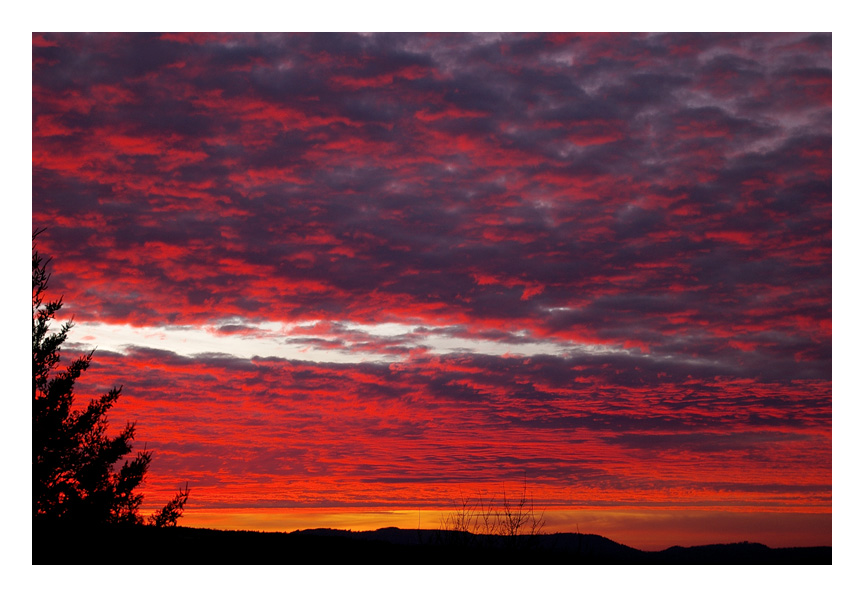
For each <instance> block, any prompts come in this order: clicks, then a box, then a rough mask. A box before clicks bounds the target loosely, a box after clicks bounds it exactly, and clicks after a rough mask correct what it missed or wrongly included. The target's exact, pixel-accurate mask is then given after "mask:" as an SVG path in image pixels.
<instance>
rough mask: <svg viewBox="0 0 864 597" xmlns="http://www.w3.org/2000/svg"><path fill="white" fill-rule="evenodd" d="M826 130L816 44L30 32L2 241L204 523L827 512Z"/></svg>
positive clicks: (827, 113) (816, 37)
mask: <svg viewBox="0 0 864 597" xmlns="http://www.w3.org/2000/svg"><path fill="white" fill-rule="evenodd" d="M831 122H832V121H831V36H830V34H828V35H825V34H790V35H779V34H768V35H757V34H742V35H717V34H712V35H689V34H670V35H601V34H589V35H560V34H556V35H489V34H484V35H455V34H444V35H397V34H383V35H344V34H339V35H312V34H310V35H211V34H206V35H205V34H194V35H192V34H190V35H185V34H166V35H143V34H142V35H107V34H94V35H79V34H75V35H57V34H42V35H34V37H33V225H34V227H43V226H44V227H47V228H48V232H46V233H45V234H44V235H43V236H42V237H40V242H41V245H40V249H42V250H43V251H45V252H46V253H49V254H52V255H53V256H54V257H55V260H54V262H53V267H54V272H55V273H54V277H53V278H52V283H53V284H54V286H53V290H54V291H55V292H56V293H58V294H61V293H62V294H63V295H64V296H65V300H66V305H67V312H69V313H73V314H74V315H75V319H76V321H78V322H79V329H81V331H82V334H81V335H80V336H79V337H76V340H77V341H79V342H82V343H84V344H86V343H88V342H90V343H94V344H99V345H100V346H102V347H103V348H104V350H102V351H100V352H98V353H97V355H96V361H97V362H98V368H97V367H95V366H94V369H95V371H96V372H94V373H92V374H90V375H91V380H90V381H88V382H87V383H89V384H91V385H89V386H86V387H85V388H84V389H85V391H93V392H97V391H99V389H100V388H102V387H104V386H105V385H108V386H110V385H112V384H120V383H122V384H124V387H125V388H126V390H125V394H124V395H125V398H124V400H123V401H121V402H124V403H125V404H124V405H123V406H122V407H121V406H118V409H120V408H123V409H125V410H124V411H122V413H123V414H124V415H128V416H129V417H130V418H132V419H138V420H139V421H140V428H141V432H140V435H141V437H142V438H144V436H146V439H147V442H148V446H149V447H153V448H154V449H156V450H157V458H156V461H155V464H154V473H153V474H154V477H155V478H154V480H152V481H151V483H154V484H158V483H169V484H170V485H171V486H173V485H175V484H176V483H177V482H179V481H182V480H186V479H189V481H190V485H193V486H195V487H196V488H199V489H198V491H197V492H196V498H197V499H198V500H199V502H200V503H202V504H205V505H207V506H212V507H218V506H220V505H223V506H225V505H227V506H241V505H244V504H249V503H255V504H266V505H274V506H284V505H292V504H307V505H352V504H353V505H358V504H359V505H386V506H393V507H395V506H397V505H423V504H426V505H429V504H436V503H438V504H440V503H441V502H442V500H449V499H451V498H452V497H453V495H452V492H453V488H454V487H458V486H461V487H465V486H470V485H477V486H482V485H484V484H495V483H497V484H500V482H501V480H507V481H510V480H513V479H515V480H516V481H518V480H520V479H521V478H522V476H523V474H524V475H527V476H528V477H529V478H530V479H531V480H532V483H534V484H535V486H536V491H537V492H539V493H540V494H542V497H543V499H544V500H545V501H546V502H548V503H549V504H552V505H559V506H567V505H579V504H586V503H590V504H595V505H597V504H622V505H630V506H632V505H633V504H674V505H676V506H683V505H688V504H690V505H693V504H698V505H701V506H705V505H721V504H727V505H740V506H742V507H753V508H766V509H770V508H791V509H795V508H811V509H814V511H815V510H819V509H823V510H824V509H826V508H827V509H828V510H829V511H830V503H831ZM116 326H132V327H134V328H135V329H137V330H138V335H137V339H136V338H131V339H124V340H122V341H120V340H119V339H118V338H119V336H117V334H116V329H118V328H117V327H116ZM388 326H389V327H388ZM82 328H83V329H82ZM85 330H86V332H87V333H83V332H84V331H85ZM99 330H102V331H105V330H114V332H112V333H109V334H106V335H103V336H99V335H98V333H97V332H98V331H99ZM184 330H186V331H185V332H184ZM159 334H162V335H163V336H162V337H161V338H160V337H159ZM196 334H197V335H202V334H203V335H206V337H207V343H208V344H207V348H206V349H202V350H201V351H200V353H199V352H196V351H195V350H191V349H189V350H187V349H184V348H183V346H182V344H183V338H185V337H188V338H190V342H191V341H192V340H191V338H194V337H198V336H196ZM143 336H148V338H149V340H144V339H142V337H143ZM202 337H203V336H202ZM112 338H113V339H112ZM256 342H257V344H255V343H256ZM210 343H212V348H210V346H211V344H210ZM240 346H243V347H252V348H248V350H247V349H246V348H244V349H243V350H242V351H241V350H240V349H239V347H240ZM286 351H287V352H286ZM300 351H304V352H300ZM342 361H352V362H342ZM100 384H101V385H100ZM118 416H119V415H118ZM793 470H794V471H795V476H794V477H790V471H793Z"/></svg>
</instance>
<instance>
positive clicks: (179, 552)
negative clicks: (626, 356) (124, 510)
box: [33, 526, 831, 564]
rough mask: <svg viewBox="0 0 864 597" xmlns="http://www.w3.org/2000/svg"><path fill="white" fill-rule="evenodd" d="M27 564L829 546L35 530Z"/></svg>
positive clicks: (799, 552) (781, 558) (824, 553)
mask: <svg viewBox="0 0 864 597" xmlns="http://www.w3.org/2000/svg"><path fill="white" fill-rule="evenodd" d="M33 564H831V547H795V548H782V549H771V548H769V547H766V546H765V545H761V544H759V543H733V544H728V545H704V546H699V547H670V548H669V549H666V550H663V551H656V552H648V551H640V550H638V549H633V548H632V547H627V546H626V545H621V544H620V543H615V542H614V541H610V540H609V539H606V538H605V537H601V536H599V535H585V534H577V533H553V534H548V535H539V536H534V537H525V536H523V537H498V536H490V535H472V534H470V533H459V532H454V531H434V530H405V529H396V528H387V529H379V530H377V531H362V532H352V531H337V530H332V529H314V530H306V531H295V532H293V533H263V532H255V531H216V530H211V529H195V528H188V527H176V528H161V529H160V528H155V527H148V526H142V527H131V528H128V527H127V528H100V529H87V530H80V529H62V530H61V529H51V530H47V529H34V530H33Z"/></svg>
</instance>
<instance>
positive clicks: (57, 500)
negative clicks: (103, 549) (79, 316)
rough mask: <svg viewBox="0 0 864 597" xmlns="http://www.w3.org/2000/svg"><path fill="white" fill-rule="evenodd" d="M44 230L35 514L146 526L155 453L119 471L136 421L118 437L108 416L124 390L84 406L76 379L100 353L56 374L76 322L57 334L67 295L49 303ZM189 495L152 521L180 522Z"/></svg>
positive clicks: (38, 277)
mask: <svg viewBox="0 0 864 597" xmlns="http://www.w3.org/2000/svg"><path fill="white" fill-rule="evenodd" d="M43 231H44V229H43V230H37V231H36V232H34V234H33V519H34V522H35V523H39V524H45V523H64V524H74V525H88V526H92V525H98V524H140V523H142V522H143V520H142V517H141V515H140V514H139V513H138V510H139V507H140V506H141V501H142V499H143V495H142V494H140V493H137V492H136V490H137V488H138V486H139V485H140V484H141V482H142V481H143V480H144V476H145V475H146V474H147V469H148V467H149V466H150V461H151V458H152V455H151V452H149V451H146V450H145V451H139V452H138V453H137V455H136V456H135V457H134V458H132V459H127V460H125V462H124V463H123V465H122V466H121V467H120V470H119V471H118V470H116V467H115V464H116V463H118V462H119V461H120V460H121V459H122V458H123V457H124V456H126V455H127V454H129V453H130V452H131V451H132V440H133V439H134V437H135V424H134V423H127V424H126V426H125V428H124V429H123V431H122V432H120V434H119V435H117V436H116V437H113V438H110V437H107V435H106V434H107V426H108V419H107V416H106V413H107V411H108V410H109V409H110V408H111V407H112V406H113V405H114V403H115V402H116V401H117V399H118V398H119V396H120V391H121V389H122V388H117V387H115V388H113V389H111V391H109V392H108V393H106V394H105V395H103V396H102V397H100V398H98V399H93V400H91V401H90V402H89V404H87V405H86V407H85V408H83V409H76V408H75V406H76V405H75V398H74V394H73V391H74V386H75V381H76V380H77V379H78V378H79V377H80V376H81V374H82V373H84V371H86V370H87V368H88V367H89V366H90V362H91V359H92V358H93V353H92V352H90V353H89V354H87V355H84V356H81V357H78V358H77V359H75V360H74V361H72V362H71V364H69V365H68V366H67V367H66V368H65V370H62V371H59V372H57V373H55V372H54V370H55V369H56V368H57V366H58V364H59V361H60V352H59V351H60V346H61V345H62V344H63V342H65V341H66V337H67V334H68V332H69V330H70V329H71V328H72V321H71V320H70V321H67V322H65V323H63V324H62V326H61V327H60V330H59V331H57V332H54V333H51V332H50V329H49V328H50V324H51V322H52V321H53V320H54V318H55V316H56V314H57V312H58V311H59V310H60V309H61V307H62V306H63V299H62V297H61V298H59V299H57V300H53V301H46V300H45V290H46V288H47V286H48V281H49V279H50V277H51V276H50V274H49V273H48V272H47V265H48V263H49V262H50V258H49V259H45V258H43V257H42V256H41V255H40V254H39V252H38V251H37V250H36V237H37V236H38V235H39V234H40V233H41V232H43ZM188 495H189V489H188V486H187V488H186V490H185V491H181V492H180V493H178V495H177V497H175V498H174V499H173V500H172V501H171V502H169V503H168V504H167V505H166V506H165V507H164V508H163V509H162V511H160V512H159V513H157V514H154V516H153V517H151V524H156V525H157V526H173V525H176V522H177V519H178V518H179V517H180V515H181V514H182V510H183V506H184V505H185V504H186V499H187V498H188Z"/></svg>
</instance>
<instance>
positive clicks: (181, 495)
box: [148, 483, 189, 527]
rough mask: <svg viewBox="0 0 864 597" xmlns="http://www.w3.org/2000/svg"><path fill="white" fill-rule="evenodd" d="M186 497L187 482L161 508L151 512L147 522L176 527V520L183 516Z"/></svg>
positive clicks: (159, 525)
mask: <svg viewBox="0 0 864 597" xmlns="http://www.w3.org/2000/svg"><path fill="white" fill-rule="evenodd" d="M188 499H189V484H188V483H187V484H186V489H181V490H180V491H179V492H177V495H175V496H174V498H173V499H172V500H171V501H170V502H168V503H167V504H165V506H164V507H163V508H162V509H161V510H159V511H158V512H154V513H153V514H151V515H150V518H149V519H148V522H149V523H150V524H152V525H153V526H157V527H176V526H177V520H178V519H179V518H180V517H181V516H183V507H184V506H186V500H188Z"/></svg>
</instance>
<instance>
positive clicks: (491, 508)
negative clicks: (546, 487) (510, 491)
mask: <svg viewBox="0 0 864 597" xmlns="http://www.w3.org/2000/svg"><path fill="white" fill-rule="evenodd" d="M545 526H546V519H545V516H544V512H543V511H539V512H538V511H537V510H536V508H535V506H534V498H533V496H532V495H530V494H529V492H528V482H527V480H526V481H523V483H522V491H521V494H520V495H519V497H518V499H516V500H511V499H510V498H509V497H508V496H507V489H506V487H503V488H502V497H501V499H500V500H498V501H496V500H495V498H494V497H489V498H487V497H485V496H484V495H483V494H482V493H480V494H478V495H476V496H474V497H470V496H465V495H464V494H461V493H460V496H459V502H458V503H457V504H456V508H455V510H454V511H452V512H450V513H448V514H446V515H442V517H441V523H440V525H439V531H440V537H441V541H442V542H443V543H446V544H449V545H453V546H458V547H471V548H516V549H520V548H526V547H530V546H531V545H532V541H531V538H532V537H536V536H538V535H542V534H544V533H543V528H544V527H545Z"/></svg>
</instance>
